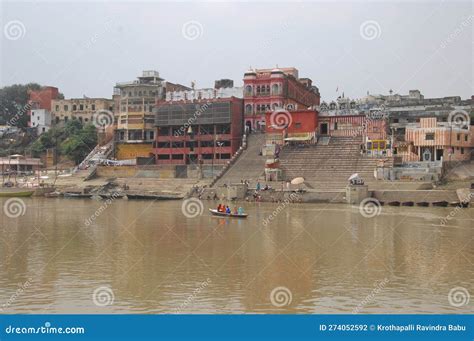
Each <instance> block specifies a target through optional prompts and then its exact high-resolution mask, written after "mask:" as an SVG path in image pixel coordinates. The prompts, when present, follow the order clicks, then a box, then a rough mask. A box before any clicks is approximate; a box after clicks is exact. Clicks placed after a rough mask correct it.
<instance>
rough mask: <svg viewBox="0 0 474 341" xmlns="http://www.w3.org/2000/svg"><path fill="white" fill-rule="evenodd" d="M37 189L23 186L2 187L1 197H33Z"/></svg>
mask: <svg viewBox="0 0 474 341" xmlns="http://www.w3.org/2000/svg"><path fill="white" fill-rule="evenodd" d="M34 192H35V191H34V190H32V189H31V188H30V189H21V188H0V198H15V197H21V198H25V197H31V196H32V195H33V193H34Z"/></svg>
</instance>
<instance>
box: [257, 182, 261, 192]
mask: <svg viewBox="0 0 474 341" xmlns="http://www.w3.org/2000/svg"><path fill="white" fill-rule="evenodd" d="M257 191H260V182H257Z"/></svg>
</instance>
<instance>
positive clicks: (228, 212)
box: [225, 206, 231, 214]
mask: <svg viewBox="0 0 474 341" xmlns="http://www.w3.org/2000/svg"><path fill="white" fill-rule="evenodd" d="M225 213H227V214H230V213H231V211H230V207H229V206H227V207H226V209H225Z"/></svg>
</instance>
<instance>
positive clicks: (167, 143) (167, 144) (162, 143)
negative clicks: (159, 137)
mask: <svg viewBox="0 0 474 341" xmlns="http://www.w3.org/2000/svg"><path fill="white" fill-rule="evenodd" d="M169 147H170V143H169V142H158V148H169Z"/></svg>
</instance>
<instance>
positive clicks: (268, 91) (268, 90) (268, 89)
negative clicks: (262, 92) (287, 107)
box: [267, 85, 270, 94]
mask: <svg viewBox="0 0 474 341" xmlns="http://www.w3.org/2000/svg"><path fill="white" fill-rule="evenodd" d="M267 93H268V94H269V93H270V85H267Z"/></svg>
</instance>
